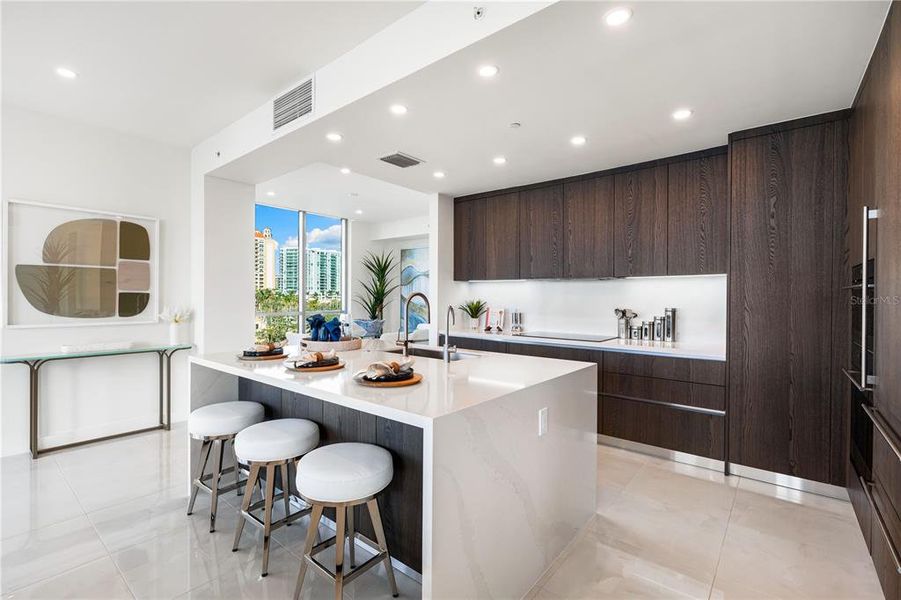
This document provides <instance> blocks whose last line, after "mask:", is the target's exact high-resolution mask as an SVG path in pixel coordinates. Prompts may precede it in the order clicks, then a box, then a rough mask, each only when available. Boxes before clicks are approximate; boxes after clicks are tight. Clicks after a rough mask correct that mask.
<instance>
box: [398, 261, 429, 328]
mask: <svg viewBox="0 0 901 600" xmlns="http://www.w3.org/2000/svg"><path fill="white" fill-rule="evenodd" d="M414 292H422V293H423V294H428V293H429V249H428V248H403V249H401V251H400V324H401V325H400V330H401V331H403V328H404V312H405V311H406V309H407V298H409V297H410V294H412V293H414ZM427 322H428V313H427V312H426V307H425V303H424V302H423V301H422V299H421V298H416V299H415V300H413V302H411V303H410V315H409V324H410V331H416V327H417V326H419V325H420V324H422V323H427Z"/></svg>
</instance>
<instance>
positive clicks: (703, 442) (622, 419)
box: [598, 395, 725, 460]
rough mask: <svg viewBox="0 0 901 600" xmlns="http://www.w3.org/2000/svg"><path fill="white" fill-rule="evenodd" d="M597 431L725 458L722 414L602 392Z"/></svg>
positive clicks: (705, 455)
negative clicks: (629, 398) (710, 413)
mask: <svg viewBox="0 0 901 600" xmlns="http://www.w3.org/2000/svg"><path fill="white" fill-rule="evenodd" d="M599 408H600V410H599V413H598V414H599V416H598V427H599V430H600V433H602V434H604V435H609V436H613V437H617V438H622V439H625V440H631V441H633V442H640V443H642V444H649V445H651V446H657V447H660V448H667V449H669V450H677V451H679V452H687V453H689V454H696V455H698V456H704V457H707V458H713V459H716V460H724V459H725V452H724V447H725V444H724V440H725V427H724V423H723V417H721V416H714V415H708V414H702V413H696V412H688V411H684V410H678V409H675V408H672V407H670V406H667V405H666V404H663V403H660V404H651V403H649V402H644V401H640V400H626V399H625V398H618V397H615V396H606V395H602V396H601V403H600V407H599Z"/></svg>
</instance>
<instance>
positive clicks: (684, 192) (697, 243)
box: [666, 151, 729, 275]
mask: <svg viewBox="0 0 901 600" xmlns="http://www.w3.org/2000/svg"><path fill="white" fill-rule="evenodd" d="M727 169H728V164H727V157H726V152H725V151H723V152H722V153H721V154H716V155H713V156H707V157H704V158H696V159H692V160H685V161H679V162H674V163H671V164H670V165H669V171H668V174H667V186H668V187H667V189H668V192H667V235H666V239H667V253H666V254H667V269H666V272H667V274H669V275H696V274H707V273H725V272H726V271H727V269H728V267H729V265H728V260H729V244H728V239H729V236H728V233H729V223H728V216H729V192H728V189H729V188H728V178H727Z"/></svg>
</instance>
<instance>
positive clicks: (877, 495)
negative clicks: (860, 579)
mask: <svg viewBox="0 0 901 600" xmlns="http://www.w3.org/2000/svg"><path fill="white" fill-rule="evenodd" d="M872 490H873V503H874V504H875V508H876V509H877V510H878V511H879V515H875V514H874V515H873V520H874V522H873V531H872V546H871V548H870V553H871V555H872V557H873V565H874V566H875V567H876V574H877V575H879V582H880V583H881V584H882V593H883V594H884V595H885V597H886V598H891V599H892V600H898V599H899V598H901V573H899V572H898V563H897V562H896V557H895V556H893V555H894V554H895V553H897V552H899V550H898V549H899V548H901V518H899V517H898V514H897V513H896V512H895V510H894V508H893V507H892V503H891V501H890V499H889V498H888V497H887V496H886V494H887V492H886V490H885V488H883V487H882V485H881V484H880V482H879V480H878V479H876V481H875V482H874V484H873V488H872ZM879 516H881V517H882V521H883V523H884V526H885V532H883V530H882V528H881V527H880V524H879V523H877V522H875V521H876V519H878V518H879ZM887 538H890V540H891V541H889V539H887ZM890 544H892V545H894V548H892V547H891V546H890Z"/></svg>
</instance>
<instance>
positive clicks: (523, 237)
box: [519, 185, 563, 279]
mask: <svg viewBox="0 0 901 600" xmlns="http://www.w3.org/2000/svg"><path fill="white" fill-rule="evenodd" d="M519 242H520V245H519V276H520V277H522V278H525V279H552V278H560V277H563V186H562V185H552V186H548V187H543V188H537V189H532V190H527V191H524V192H520V193H519Z"/></svg>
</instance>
